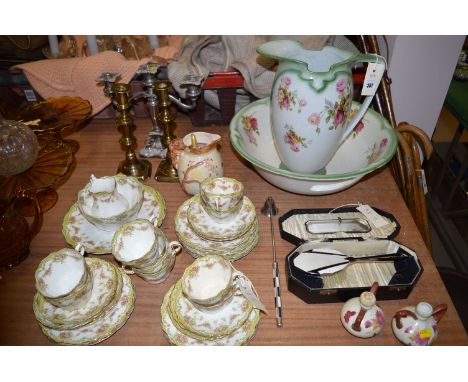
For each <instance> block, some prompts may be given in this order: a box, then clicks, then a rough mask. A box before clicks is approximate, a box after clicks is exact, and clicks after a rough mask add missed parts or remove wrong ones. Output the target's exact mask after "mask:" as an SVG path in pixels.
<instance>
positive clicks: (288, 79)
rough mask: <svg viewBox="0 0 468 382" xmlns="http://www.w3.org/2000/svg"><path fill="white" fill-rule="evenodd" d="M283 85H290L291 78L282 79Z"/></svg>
mask: <svg viewBox="0 0 468 382" xmlns="http://www.w3.org/2000/svg"><path fill="white" fill-rule="evenodd" d="M284 84H285V85H286V86H289V85H291V78H289V77H284Z"/></svg>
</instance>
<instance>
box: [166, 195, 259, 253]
mask: <svg viewBox="0 0 468 382" xmlns="http://www.w3.org/2000/svg"><path fill="white" fill-rule="evenodd" d="M192 199H193V198H192ZM192 199H188V200H186V201H185V202H184V203H182V205H181V206H180V207H179V208H178V210H177V213H176V217H175V220H174V221H175V232H176V234H177V237H178V239H179V241H180V243H181V244H182V245H183V246H184V248H185V249H186V251H187V252H188V253H189V254H190V255H191V256H193V257H194V258H197V257H199V256H203V255H205V254H208V253H209V254H216V255H222V256H224V257H225V258H226V259H228V260H232V261H233V260H237V259H239V258H241V257H243V256H245V255H247V254H248V253H249V252H250V251H251V250H252V249H253V248H254V247H255V246H256V245H257V243H258V237H259V231H258V221H257V219H255V222H254V224H252V227H251V228H250V229H249V231H247V233H246V234H245V235H243V236H241V237H239V238H236V239H234V240H231V241H215V240H208V239H205V238H204V237H201V236H199V235H197V234H196V233H195V232H194V231H193V229H192V227H191V226H190V223H189V221H188V220H187V209H188V207H189V205H190V203H191V201H192ZM242 247H244V249H243V250H242V251H239V249H240V248H242Z"/></svg>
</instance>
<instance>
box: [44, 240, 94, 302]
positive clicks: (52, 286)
mask: <svg viewBox="0 0 468 382" xmlns="http://www.w3.org/2000/svg"><path fill="white" fill-rule="evenodd" d="M77 249H78V250H81V253H80V252H78V250H73V249H71V248H63V249H60V250H59V251H56V252H52V253H50V254H49V255H48V256H46V257H45V258H44V259H43V260H42V261H41V262H40V264H39V266H38V268H37V270H36V273H35V278H36V289H37V291H38V292H39V293H40V294H42V295H43V296H44V298H45V299H46V300H47V301H48V302H50V303H51V304H52V305H54V306H57V307H60V308H64V309H77V308H79V307H80V306H82V305H83V304H84V303H85V302H86V301H87V300H88V299H89V297H90V294H91V290H92V285H93V279H92V274H91V272H90V271H89V269H88V266H87V265H86V262H85V260H84V257H83V253H84V251H83V249H82V248H80V246H78V247H77Z"/></svg>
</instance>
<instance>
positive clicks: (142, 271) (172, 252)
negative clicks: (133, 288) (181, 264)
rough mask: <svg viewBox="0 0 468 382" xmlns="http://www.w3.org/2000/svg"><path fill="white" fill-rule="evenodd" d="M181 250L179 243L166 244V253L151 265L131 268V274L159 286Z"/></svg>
mask: <svg viewBox="0 0 468 382" xmlns="http://www.w3.org/2000/svg"><path fill="white" fill-rule="evenodd" d="M181 249H182V245H181V244H180V243H179V242H177V241H171V242H168V243H167V246H166V251H165V252H164V253H163V255H162V256H161V257H160V258H158V259H157V260H156V261H155V262H154V263H153V264H152V265H148V266H145V267H133V268H132V272H134V273H135V274H136V275H137V276H139V277H141V278H142V279H143V280H145V281H147V282H149V283H151V284H159V283H161V282H163V281H164V280H166V278H167V277H168V276H169V274H170V272H171V271H172V268H174V264H175V260H176V255H177V254H178V253H179V252H180V251H181Z"/></svg>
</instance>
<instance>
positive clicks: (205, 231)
mask: <svg viewBox="0 0 468 382" xmlns="http://www.w3.org/2000/svg"><path fill="white" fill-rule="evenodd" d="M187 219H188V221H189V223H190V225H191V226H192V229H193V230H194V232H195V233H196V234H197V235H199V236H202V237H204V238H205V239H209V240H218V241H227V240H233V239H236V238H238V237H240V236H242V235H244V234H245V233H246V232H247V231H248V230H249V228H250V227H252V224H253V223H254V221H255V219H256V213H255V206H254V205H253V203H252V202H251V201H250V199H249V198H247V197H246V196H244V198H243V200H242V206H241V208H240V210H239V212H238V213H237V214H236V216H235V218H234V219H233V220H232V221H230V222H229V223H223V224H221V223H217V222H215V221H214V220H213V219H212V218H211V216H210V215H209V214H208V212H206V210H205V209H204V208H203V205H202V203H201V201H200V195H195V196H194V197H193V198H192V201H191V202H190V205H189V207H188V210H187Z"/></svg>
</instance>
